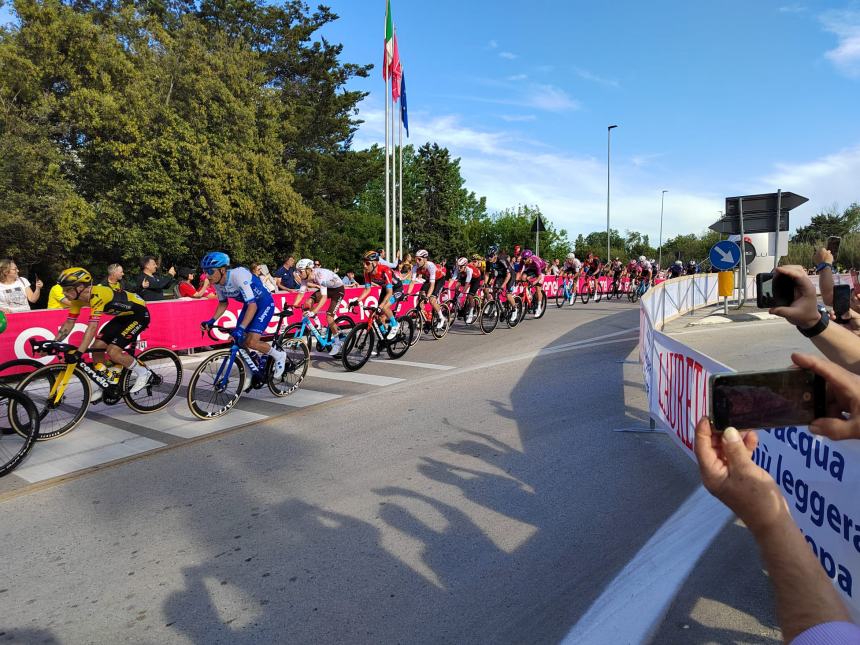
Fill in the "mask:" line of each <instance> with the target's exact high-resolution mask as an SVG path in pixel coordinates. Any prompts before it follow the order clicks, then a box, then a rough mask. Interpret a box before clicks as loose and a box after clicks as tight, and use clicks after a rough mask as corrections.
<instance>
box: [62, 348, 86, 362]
mask: <svg viewBox="0 0 860 645" xmlns="http://www.w3.org/2000/svg"><path fill="white" fill-rule="evenodd" d="M65 356H66V362H67V363H80V362H81V361H83V360H84V356H83V354H81V351H80V350H79V349H77V348H72V349H70V350H68V351H67V352H66V355H65Z"/></svg>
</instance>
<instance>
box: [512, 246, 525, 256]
mask: <svg viewBox="0 0 860 645" xmlns="http://www.w3.org/2000/svg"><path fill="white" fill-rule="evenodd" d="M521 248H523V247H521V246H520V245H519V244H514V255H516V254H517V253H519V252H520V249H521Z"/></svg>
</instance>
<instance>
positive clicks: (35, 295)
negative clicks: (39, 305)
mask: <svg viewBox="0 0 860 645" xmlns="http://www.w3.org/2000/svg"><path fill="white" fill-rule="evenodd" d="M35 287H36V288H35V289H32V288H31V287H30V281H29V280H27V278H24V277H21V275H19V273H18V265H17V264H15V261H14V260H11V259H9V258H3V259H2V260H0V311H4V312H5V313H7V314H11V313H17V312H21V311H30V303H31V302H33V303H35V302H36V301H38V300H39V296H40V295H41V294H42V281H41V280H39V279H38V278H37V279H36V284H35Z"/></svg>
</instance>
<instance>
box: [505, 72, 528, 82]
mask: <svg viewBox="0 0 860 645" xmlns="http://www.w3.org/2000/svg"><path fill="white" fill-rule="evenodd" d="M526 79H528V75H527V74H514V75H513V76H508V77H507V78H506V79H505V80H507V81H513V82H517V81H524V80H526Z"/></svg>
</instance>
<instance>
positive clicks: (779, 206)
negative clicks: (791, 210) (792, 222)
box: [773, 188, 782, 271]
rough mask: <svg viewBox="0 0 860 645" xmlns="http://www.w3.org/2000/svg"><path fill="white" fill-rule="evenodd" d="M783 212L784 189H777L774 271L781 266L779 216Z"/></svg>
mask: <svg viewBox="0 0 860 645" xmlns="http://www.w3.org/2000/svg"><path fill="white" fill-rule="evenodd" d="M781 212H782V188H777V189H776V240H775V241H774V249H773V270H774V271H776V267H778V266H779V215H780V213H781Z"/></svg>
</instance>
